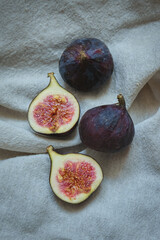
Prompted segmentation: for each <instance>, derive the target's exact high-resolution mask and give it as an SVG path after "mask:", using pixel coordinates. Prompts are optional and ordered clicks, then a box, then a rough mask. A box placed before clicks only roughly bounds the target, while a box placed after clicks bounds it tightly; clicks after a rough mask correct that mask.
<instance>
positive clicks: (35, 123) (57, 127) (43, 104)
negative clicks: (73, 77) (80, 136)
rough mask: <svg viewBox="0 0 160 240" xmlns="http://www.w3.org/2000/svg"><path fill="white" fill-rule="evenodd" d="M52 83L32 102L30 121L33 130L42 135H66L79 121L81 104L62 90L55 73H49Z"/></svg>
mask: <svg viewBox="0 0 160 240" xmlns="http://www.w3.org/2000/svg"><path fill="white" fill-rule="evenodd" d="M48 77H50V83H49V85H48V87H46V88H45V89H44V90H43V91H41V92H40V93H39V94H38V96H36V97H35V98H34V100H33V101H32V102H31V104H30V106H29V110H28V121H29V124H30V126H31V128H32V129H33V130H34V131H35V132H37V133H40V134H47V135H52V134H65V133H68V132H70V131H71V130H72V129H73V127H74V126H75V125H76V123H77V122H78V119H79V111H80V109H79V104H78V102H77V100H76V98H75V97H74V96H73V95H72V94H71V93H69V92H68V91H67V90H65V89H64V88H62V87H61V86H60V85H59V84H58V82H57V80H56V78H55V77H54V73H49V74H48Z"/></svg>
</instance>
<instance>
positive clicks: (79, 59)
mask: <svg viewBox="0 0 160 240" xmlns="http://www.w3.org/2000/svg"><path fill="white" fill-rule="evenodd" d="M113 68H114V64H113V59H112V55H111V53H110V51H109V49H108V47H107V46H106V45H105V43H103V42H102V41H101V40H99V39H96V38H82V39H76V40H74V41H73V42H72V43H71V44H70V45H68V46H67V48H66V49H65V50H64V52H63V53H62V56H61V58H60V61H59V72H60V74H61V76H62V78H63V80H64V81H65V82H67V83H68V84H69V85H70V86H72V87H74V88H75V89H77V90H80V91H88V90H90V89H93V88H94V89H95V88H97V87H99V86H100V85H101V84H102V83H104V82H105V81H107V80H108V79H109V78H110V77H111V75H112V72H113Z"/></svg>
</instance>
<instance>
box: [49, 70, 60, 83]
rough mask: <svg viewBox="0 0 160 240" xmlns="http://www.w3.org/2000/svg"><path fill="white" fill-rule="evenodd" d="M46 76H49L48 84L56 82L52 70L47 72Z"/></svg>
mask: <svg viewBox="0 0 160 240" xmlns="http://www.w3.org/2000/svg"><path fill="white" fill-rule="evenodd" d="M48 77H50V85H55V84H58V83H57V80H56V78H55V76H54V72H50V73H48Z"/></svg>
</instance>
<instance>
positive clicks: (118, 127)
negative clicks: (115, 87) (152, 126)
mask: <svg viewBox="0 0 160 240" xmlns="http://www.w3.org/2000/svg"><path fill="white" fill-rule="evenodd" d="M117 98H118V103H116V104H111V105H103V106H98V107H95V108H92V109H90V110H88V111H87V112H86V113H85V114H84V115H83V117H82V119H81V121H80V125H79V134H80V138H81V141H82V143H84V144H85V145H86V146H87V147H90V148H92V149H94V150H96V151H101V152H116V151H118V150H120V149H122V148H124V147H126V146H127V145H129V144H130V143H131V142H132V140H133V137H134V133H135V130H134V124H133V121H132V119H131V117H130V115H129V113H128V112H127V110H126V104H125V100H124V97H123V96H122V94H119V95H118V96H117Z"/></svg>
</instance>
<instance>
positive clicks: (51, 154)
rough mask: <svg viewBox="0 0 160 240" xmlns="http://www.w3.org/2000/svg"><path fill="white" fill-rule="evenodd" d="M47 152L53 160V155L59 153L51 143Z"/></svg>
mask: <svg viewBox="0 0 160 240" xmlns="http://www.w3.org/2000/svg"><path fill="white" fill-rule="evenodd" d="M47 152H48V154H49V156H50V159H51V161H52V157H53V155H57V154H58V153H56V152H55V151H54V148H53V146H51V145H50V146H48V147H47Z"/></svg>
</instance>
